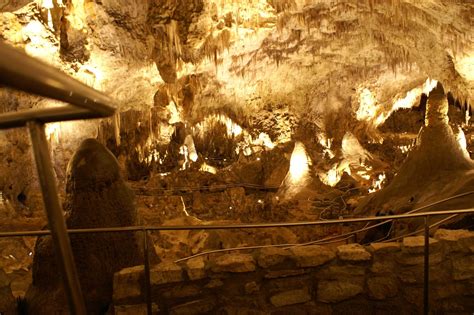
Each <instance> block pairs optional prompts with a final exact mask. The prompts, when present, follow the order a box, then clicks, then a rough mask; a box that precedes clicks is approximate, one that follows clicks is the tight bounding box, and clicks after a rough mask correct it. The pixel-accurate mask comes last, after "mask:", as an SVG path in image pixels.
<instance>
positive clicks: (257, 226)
mask: <svg viewBox="0 0 474 315" xmlns="http://www.w3.org/2000/svg"><path fill="white" fill-rule="evenodd" d="M469 213H474V208H467V209H459V210H443V211H432V212H420V213H410V214H398V215H387V216H374V217H365V218H351V219H340V220H338V219H335V220H323V221H302V222H279V223H243V224H209V225H159V226H123V227H108V228H83V229H68V230H67V232H68V233H70V234H87V233H111V232H138V231H183V230H186V231H190V230H230V229H268V228H282V227H300V226H313V225H327V224H344V223H360V222H372V221H386V220H387V221H388V220H401V219H410V218H423V217H427V216H428V217H430V216H440V215H452V214H469ZM49 234H51V231H49V230H38V231H16V232H0V238H2V237H17V236H44V235H49Z"/></svg>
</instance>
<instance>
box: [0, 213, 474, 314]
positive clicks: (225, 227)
mask: <svg viewBox="0 0 474 315" xmlns="http://www.w3.org/2000/svg"><path fill="white" fill-rule="evenodd" d="M473 213H474V208H468V209H459V210H444V211H432V212H421V213H410V214H400V215H387V216H375V217H365V218H352V219H338V220H324V221H306V222H284V223H248V224H228V225H174V226H126V227H108V228H85V229H69V230H67V233H69V234H88V233H120V232H142V233H143V235H144V237H143V254H144V272H145V277H144V278H145V300H146V304H147V313H148V314H150V315H151V314H152V301H151V282H150V261H149V248H148V232H150V231H183V230H186V231H189V230H230V229H267V228H282V227H302V226H318V225H330V224H346V223H364V222H377V221H383V222H382V223H386V222H392V221H394V220H402V219H413V218H424V229H423V231H424V253H423V255H424V265H423V273H424V277H423V310H424V311H423V313H424V314H428V313H429V231H430V226H429V224H428V221H429V218H430V217H432V216H453V215H462V214H473ZM356 233H359V232H357V231H355V232H352V234H356ZM50 234H52V231H49V230H38V231H18V232H0V238H5V237H23V236H45V235H50ZM286 245H287V244H285V246H286ZM268 246H272V245H267V246H266V247H268ZM273 246H278V245H273ZM253 248H258V246H257V247H243V248H239V249H246V250H248V249H253ZM229 250H236V249H229Z"/></svg>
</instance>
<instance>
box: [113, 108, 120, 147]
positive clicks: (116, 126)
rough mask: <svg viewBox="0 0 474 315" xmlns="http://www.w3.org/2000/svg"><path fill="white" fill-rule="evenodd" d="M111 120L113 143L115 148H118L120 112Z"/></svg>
mask: <svg viewBox="0 0 474 315" xmlns="http://www.w3.org/2000/svg"><path fill="white" fill-rule="evenodd" d="M112 119H113V125H114V136H115V143H116V145H117V146H120V112H117V113H116V114H115V115H114V116H113V118H112Z"/></svg>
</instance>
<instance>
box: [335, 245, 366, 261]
mask: <svg viewBox="0 0 474 315" xmlns="http://www.w3.org/2000/svg"><path fill="white" fill-rule="evenodd" d="M337 256H339V258H340V259H341V260H346V261H366V260H370V259H371V257H372V255H371V254H370V253H369V252H368V251H367V250H366V249H365V247H364V246H362V245H359V244H347V245H341V246H338V247H337Z"/></svg>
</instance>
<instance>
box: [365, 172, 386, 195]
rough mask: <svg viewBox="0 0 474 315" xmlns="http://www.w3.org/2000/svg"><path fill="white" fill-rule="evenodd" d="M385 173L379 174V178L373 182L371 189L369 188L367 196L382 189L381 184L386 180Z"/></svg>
mask: <svg viewBox="0 0 474 315" xmlns="http://www.w3.org/2000/svg"><path fill="white" fill-rule="evenodd" d="M386 178H387V177H386V175H385V173H382V174H379V176H378V177H377V178H376V179H375V180H374V182H373V184H372V188H369V194H372V193H374V192H376V191H378V190H380V189H382V184H383V183H384V181H385V179H386Z"/></svg>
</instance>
